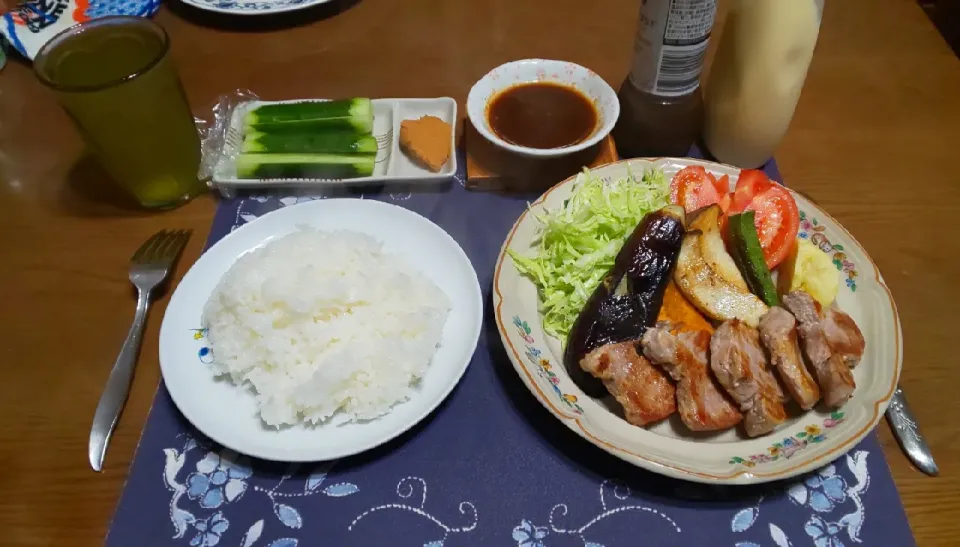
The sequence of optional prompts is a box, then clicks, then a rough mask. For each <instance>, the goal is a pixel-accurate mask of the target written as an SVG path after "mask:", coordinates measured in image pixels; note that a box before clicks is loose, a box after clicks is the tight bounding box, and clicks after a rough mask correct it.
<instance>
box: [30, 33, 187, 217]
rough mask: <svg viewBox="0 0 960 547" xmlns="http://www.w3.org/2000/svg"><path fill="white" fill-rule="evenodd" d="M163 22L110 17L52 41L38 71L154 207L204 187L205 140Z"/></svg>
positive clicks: (115, 173) (110, 168)
mask: <svg viewBox="0 0 960 547" xmlns="http://www.w3.org/2000/svg"><path fill="white" fill-rule="evenodd" d="M169 52H170V40H169V38H168V37H167V33H166V32H165V31H164V30H163V28H162V27H160V25H158V24H156V23H154V22H152V21H150V20H149V19H144V18H141V17H124V16H116V17H103V18H100V19H93V20H91V21H88V22H85V23H81V24H79V25H75V26H73V27H71V28H69V29H67V30H64V31H63V32H61V33H60V34H58V35H56V36H55V37H54V38H53V39H51V40H50V41H49V42H47V43H46V44H45V45H44V46H43V47H42V48H41V49H40V51H39V52H38V53H37V56H36V58H35V59H34V70H35V71H36V73H37V76H38V77H39V78H40V81H41V82H43V83H44V84H45V85H46V86H47V87H48V88H50V89H51V90H52V91H53V93H54V94H55V95H56V96H57V99H58V100H59V102H60V104H61V105H62V106H63V108H64V110H66V112H67V114H68V115H69V116H70V118H71V119H72V120H73V122H74V125H75V126H76V127H77V129H78V130H79V131H80V133H81V134H82V135H83V138H84V140H85V141H86V142H87V144H88V146H89V147H90V148H91V149H92V151H93V153H94V155H95V156H96V157H97V158H98V159H99V160H100V162H101V163H102V164H103V167H104V168H105V169H106V171H107V172H108V173H109V174H110V175H111V176H112V177H113V178H114V179H116V181H117V182H118V183H120V185H122V186H123V187H124V188H126V190H128V191H129V192H130V194H132V195H133V197H134V198H136V199H137V201H139V202H140V204H141V205H143V206H144V207H148V208H170V207H176V206H177V205H180V204H182V203H185V202H187V201H189V200H190V199H192V198H193V197H195V196H197V195H198V194H200V193H201V192H203V191H204V190H206V185H205V183H204V182H202V181H201V180H200V179H199V175H198V169H199V166H200V138H199V136H198V134H197V128H196V126H195V125H194V121H193V116H192V115H191V113H190V107H189V105H188V104H187V98H186V94H185V93H184V91H183V86H182V85H181V84H180V79H179V78H178V77H177V72H176V69H175V68H174V66H173V62H172V61H171V60H170V55H169Z"/></svg>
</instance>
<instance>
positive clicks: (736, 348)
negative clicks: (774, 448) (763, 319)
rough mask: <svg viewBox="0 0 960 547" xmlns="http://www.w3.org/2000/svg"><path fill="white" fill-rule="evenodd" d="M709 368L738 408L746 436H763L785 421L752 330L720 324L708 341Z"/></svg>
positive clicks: (735, 324) (779, 395)
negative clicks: (741, 414) (741, 413)
mask: <svg viewBox="0 0 960 547" xmlns="http://www.w3.org/2000/svg"><path fill="white" fill-rule="evenodd" d="M710 368H711V369H712V370H713V374H714V375H716V377H717V380H718V381H719V382H720V385H721V386H723V388H724V389H726V390H727V394H729V395H730V397H731V398H732V399H733V400H734V401H736V402H737V403H738V404H739V405H740V410H741V411H742V412H743V426H744V429H746V431H747V435H749V436H751V437H756V436H758V435H764V434H766V433H769V432H771V431H773V430H774V429H775V428H776V427H777V426H778V425H780V424H781V423H783V421H784V420H786V419H787V412H786V410H784V408H783V403H782V402H781V401H782V400H783V391H781V390H780V386H779V385H777V380H776V378H774V377H773V376H772V375H771V374H770V372H769V371H768V370H767V358H766V356H765V355H764V354H763V348H761V347H760V335H759V333H757V330H756V329H753V328H751V327H748V326H747V325H746V324H744V323H743V322H741V321H739V320H736V319H734V320H732V321H725V322H724V323H723V324H722V325H720V327H718V328H717V330H716V331H715V332H714V333H713V336H712V337H711V338H710Z"/></svg>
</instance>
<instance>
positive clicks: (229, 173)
mask: <svg viewBox="0 0 960 547" xmlns="http://www.w3.org/2000/svg"><path fill="white" fill-rule="evenodd" d="M322 102H327V99H308V100H292V101H248V102H245V103H243V104H241V105H239V106H237V107H236V108H235V109H234V111H233V113H232V115H231V117H230V124H229V126H228V128H227V131H226V138H225V142H224V148H223V152H222V158H221V160H220V161H219V162H218V164H217V166H216V168H215V169H214V172H213V182H212V185H213V186H215V187H216V188H218V189H219V190H220V191H221V192H222V193H224V194H227V195H229V194H232V193H233V192H234V191H236V190H245V189H266V188H318V187H326V186H341V185H363V184H386V183H400V182H402V183H404V184H408V185H409V184H417V183H433V182H437V181H439V180H445V179H448V178H451V177H453V175H454V174H455V173H456V171H457V155H456V153H455V148H456V120H457V103H456V101H454V100H453V99H452V98H450V97H439V98H435V99H428V98H410V99H372V100H371V101H370V103H369V104H370V105H371V106H372V111H373V124H372V126H368V127H369V134H370V135H371V136H372V137H373V138H374V139H375V140H376V156H375V160H374V164H373V166H372V170H370V171H367V172H369V173H370V174H369V175H367V176H356V177H347V176H340V177H331V178H320V177H314V176H306V177H303V176H287V175H286V174H285V173H282V172H281V173H276V174H275V173H270V174H269V175H266V176H251V175H250V170H249V169H247V170H244V169H243V167H241V166H240V165H239V164H240V163H241V161H239V158H240V156H241V155H242V154H243V152H244V150H245V148H246V147H245V146H244V139H249V138H250V134H249V131H247V133H246V134H245V124H246V122H245V120H247V118H248V114H250V113H251V112H253V111H255V110H256V109H258V108H259V107H261V106H264V105H286V104H308V103H322ZM423 116H434V117H436V118H439V119H440V120H441V121H443V122H445V123H446V124H448V125H449V136H448V137H447V136H445V137H444V138H449V141H450V154H449V156H448V157H447V160H446V162H445V163H443V165H442V166H441V167H440V169H439V171H436V172H434V171H432V170H430V169H428V168H427V167H426V166H425V165H423V164H422V163H420V162H419V161H418V160H417V159H415V158H414V157H413V155H411V154H409V153H408V152H407V151H405V150H403V149H402V148H401V146H400V127H401V123H402V122H403V121H404V120H417V119H420V118H421V117H423ZM367 138H368V139H369V138H370V137H367ZM370 142H371V143H372V141H370ZM247 151H248V152H249V150H247ZM368 153H369V154H371V155H372V151H371V152H368ZM268 155H269V154H263V156H268ZM367 167H368V168H369V164H367Z"/></svg>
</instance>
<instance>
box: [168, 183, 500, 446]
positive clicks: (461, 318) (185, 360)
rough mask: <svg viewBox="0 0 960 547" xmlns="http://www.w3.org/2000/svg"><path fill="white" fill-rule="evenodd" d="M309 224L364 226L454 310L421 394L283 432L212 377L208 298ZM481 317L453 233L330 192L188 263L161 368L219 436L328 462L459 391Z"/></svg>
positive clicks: (197, 418)
mask: <svg viewBox="0 0 960 547" xmlns="http://www.w3.org/2000/svg"><path fill="white" fill-rule="evenodd" d="M301 226H309V227H313V228H317V229H320V230H337V229H339V230H352V231H356V232H363V233H367V234H370V235H371V236H373V237H375V238H377V239H379V240H380V241H381V242H383V246H384V250H385V251H387V252H390V253H393V254H396V255H398V256H400V257H402V258H404V259H406V260H407V261H408V263H409V264H412V265H413V266H414V267H416V268H418V269H419V270H420V271H421V272H422V273H423V274H424V275H426V276H427V277H428V278H430V280H432V281H433V282H434V283H436V284H437V286H438V287H440V289H442V290H443V292H445V293H446V294H447V296H448V297H449V299H450V303H451V310H450V314H449V316H448V318H447V323H446V325H445V326H444V329H443V335H442V337H441V341H440V344H441V345H440V348H439V349H438V350H437V353H436V355H434V358H433V361H432V362H431V363H430V365H429V368H428V369H427V373H426V375H425V376H424V377H423V378H422V379H421V381H420V385H419V387H418V389H417V392H416V394H415V395H414V396H413V397H412V398H411V399H410V400H408V401H406V402H403V403H400V404H398V405H396V406H395V407H393V409H392V410H391V411H390V413H389V414H386V415H384V416H381V417H380V418H378V419H376V420H372V421H369V422H365V423H352V424H347V425H341V426H335V425H320V426H309V425H305V424H303V425H297V426H293V427H287V428H284V429H281V430H276V429H274V428H271V427H268V426H265V425H264V424H263V423H262V421H261V420H260V417H259V414H258V412H257V405H256V401H255V399H254V395H253V394H252V393H251V392H249V391H247V390H246V389H245V388H240V387H237V386H235V385H234V384H233V383H232V382H230V381H229V380H227V379H216V378H214V375H213V372H212V370H211V369H210V367H209V365H208V363H209V362H210V361H211V359H212V355H211V352H210V349H209V348H208V347H207V340H206V338H205V336H204V331H203V330H202V328H201V324H200V315H201V313H202V310H203V306H204V304H205V303H206V301H207V299H208V298H209V297H210V294H211V293H212V292H213V290H214V288H215V287H216V285H217V283H218V282H219V281H220V278H221V277H222V276H223V274H224V273H226V271H227V270H228V269H229V268H230V266H231V265H232V264H233V262H234V261H235V260H236V259H237V258H238V257H239V256H240V255H242V254H244V253H246V252H248V251H251V250H253V249H255V248H257V247H260V246H262V245H264V244H265V243H267V242H268V241H270V240H271V239H274V238H277V237H280V236H283V235H286V234H289V233H291V232H294V231H296V230H297V229H298V227H301ZM482 323H483V298H482V296H481V293H480V283H479V282H478V281H477V274H476V271H474V269H473V266H472V265H471V264H470V259H468V258H467V255H466V254H464V252H463V250H462V249H461V248H460V246H459V245H458V244H457V242H456V241H454V239H453V238H452V237H450V235H449V234H447V233H446V232H444V231H443V229H441V228H440V227H439V226H437V225H436V224H434V223H432V222H430V221H429V220H427V219H425V218H424V217H422V216H420V215H418V214H416V213H413V212H411V211H408V210H407V209H404V208H402V207H398V206H396V205H390V204H386V203H381V202H378V201H372V200H363V199H327V200H319V201H311V202H306V203H301V204H298V205H292V206H289V207H284V208H283V209H278V210H276V211H273V212H271V213H268V214H266V215H264V216H262V217H260V218H258V219H256V220H254V221H253V222H250V223H249V224H245V225H244V226H242V227H241V228H238V229H237V230H235V231H234V232H233V233H231V234H229V235H228V236H226V237H224V238H223V239H221V240H220V241H218V242H217V243H216V244H215V245H214V246H213V247H211V248H210V249H209V250H207V251H206V252H205V253H204V254H203V256H201V257H200V259H199V260H197V262H196V263H195V264H194V265H193V267H191V268H190V271H189V272H187V275H186V276H184V278H183V280H182V281H181V282H180V285H179V286H178V287H177V290H176V292H175V293H174V294H173V297H172V298H171V299H170V304H169V306H167V311H166V315H164V317H163V325H162V326H161V327H160V369H161V371H162V373H163V381H164V383H165V384H166V386H167V390H168V391H169V392H170V396H171V397H172V398H173V401H174V403H176V405H177V407H178V408H179V409H180V411H181V412H182V413H183V415H184V416H185V417H186V418H187V419H188V420H190V422H191V423H193V425H194V426H196V427H197V429H199V430H200V431H201V432H203V433H204V434H205V435H207V436H208V437H210V438H211V439H213V440H214V441H216V442H218V443H220V444H222V445H224V446H226V447H228V448H232V449H233V450H236V451H237V452H241V453H243V454H247V455H250V456H255V457H258V458H264V459H268V460H277V461H320V460H328V459H333V458H340V457H343V456H348V455H351V454H356V453H358V452H362V451H364V450H368V449H370V448H373V447H375V446H378V445H380V444H382V443H385V442H387V441H389V440H390V439H393V438H394V437H396V436H397V435H400V434H401V433H403V432H404V431H406V430H407V429H409V428H410V427H412V426H413V425H414V424H416V423H417V422H419V421H420V420H422V419H423V418H424V417H425V416H427V414H429V413H430V412H431V411H433V409H435V408H436V407H437V405H439V404H440V403H441V402H442V401H443V400H444V399H445V398H446V397H447V395H448V394H449V393H450V391H451V390H453V388H454V386H456V385H457V382H458V381H459V380H460V377H461V376H463V373H464V371H465V370H466V368H467V365H468V364H469V362H470V359H471V357H472V356H473V352H474V350H475V349H476V346H477V339H478V337H479V335H480V328H481V325H482Z"/></svg>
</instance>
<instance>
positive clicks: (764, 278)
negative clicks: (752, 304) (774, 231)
mask: <svg viewBox="0 0 960 547" xmlns="http://www.w3.org/2000/svg"><path fill="white" fill-rule="evenodd" d="M728 226H729V230H730V243H731V246H732V247H733V253H732V254H733V259H734V261H735V262H736V263H737V266H738V267H739V268H740V272H741V273H743V277H744V279H745V280H746V282H747V286H749V287H750V290H751V291H752V292H753V294H755V295H757V296H758V297H760V300H763V303H764V304H766V305H768V306H776V305H777V304H779V303H780V298H779V297H778V296H777V288H776V286H775V285H774V284H773V277H771V275H770V269H769V268H767V262H766V260H764V257H763V248H762V247H761V246H760V237H759V236H758V235H757V227H756V225H755V224H754V213H753V211H744V212H743V213H741V214H739V215H732V216H731V217H730V218H729V220H728Z"/></svg>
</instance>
